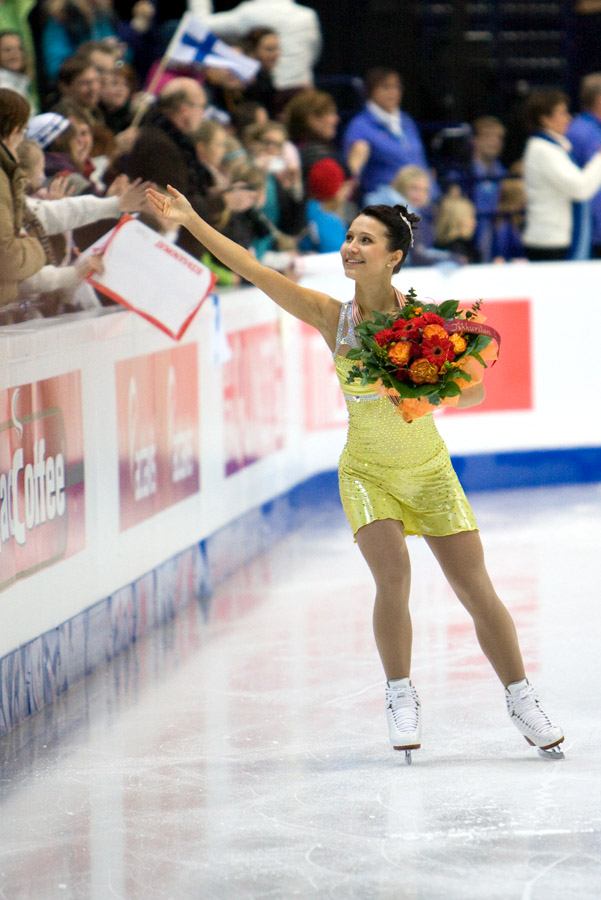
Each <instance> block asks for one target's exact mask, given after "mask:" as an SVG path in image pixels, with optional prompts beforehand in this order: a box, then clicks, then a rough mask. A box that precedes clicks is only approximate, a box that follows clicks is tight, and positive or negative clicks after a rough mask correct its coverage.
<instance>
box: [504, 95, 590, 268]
mask: <svg viewBox="0 0 601 900" xmlns="http://www.w3.org/2000/svg"><path fill="white" fill-rule="evenodd" d="M526 115H527V120H528V126H529V129H530V132H531V137H529V138H528V141H527V143H526V149H525V152H524V183H525V187H526V227H525V228H524V233H523V236H522V239H523V242H524V247H525V249H526V256H527V257H528V259H530V260H532V261H535V262H536V261H545V260H546V261H549V260H562V259H570V258H583V257H584V256H586V255H587V252H590V240H589V242H588V247H585V246H583V244H581V240H582V239H584V238H586V231H587V229H586V227H582V228H581V227H579V226H581V225H582V226H585V225H586V220H587V213H588V204H587V203H586V201H588V200H590V198H591V197H593V196H594V195H595V194H596V193H597V191H598V190H599V189H600V188H601V152H599V151H597V152H595V154H594V155H593V156H592V157H591V158H590V160H589V161H588V162H587V163H586V165H585V167H584V168H583V169H580V168H579V167H578V166H577V165H576V163H575V162H572V160H571V158H570V150H571V144H570V142H569V141H568V139H567V138H566V132H567V130H568V126H569V124H570V121H571V118H570V113H569V110H568V98H567V96H566V95H565V94H564V93H563V91H559V90H556V89H552V88H547V89H537V90H534V91H532V93H531V94H530V96H529V97H528V99H527V101H526Z"/></svg>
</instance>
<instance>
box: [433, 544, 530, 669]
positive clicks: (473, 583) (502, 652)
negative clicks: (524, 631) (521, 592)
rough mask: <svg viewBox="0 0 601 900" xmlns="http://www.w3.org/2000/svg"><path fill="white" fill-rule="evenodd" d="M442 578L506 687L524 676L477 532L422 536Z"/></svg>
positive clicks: (514, 635)
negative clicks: (469, 620) (439, 567)
mask: <svg viewBox="0 0 601 900" xmlns="http://www.w3.org/2000/svg"><path fill="white" fill-rule="evenodd" d="M426 541H427V542H428V546H429V547H430V549H431V550H432V552H433V553H434V556H435V557H436V559H437V560H438V562H439V564H440V566H441V568H442V571H443V572H444V574H445V577H446V579H447V581H448V582H449V584H450V585H451V587H452V588H453V590H454V591H455V593H456V594H457V596H458V598H459V599H460V600H461V602H462V603H463V605H464V606H465V608H466V609H467V611H468V612H469V613H470V615H471V616H472V618H473V620H474V625H475V627H476V634H477V636H478V641H479V642H480V646H481V647H482V650H483V651H484V653H485V655H486V656H487V658H488V659H489V660H490V662H491V664H492V666H493V668H494V670H495V672H496V673H497V675H498V676H499V678H500V680H501V682H502V683H503V685H504V686H505V687H506V686H507V685H508V684H510V683H511V682H515V681H521V680H522V679H523V678H525V677H526V675H525V672H524V663H523V661H522V654H521V652H520V647H519V644H518V638H517V633H516V630H515V625H514V624H513V619H512V618H511V616H510V614H509V612H508V611H507V609H506V608H505V606H503V604H502V603H501V601H500V600H499V598H498V596H497V594H496V592H495V589H494V587H493V585H492V582H491V580H490V578H489V575H488V572H487V571H486V566H485V563H484V552H483V549H482V541H481V540H480V535H479V534H478V532H477V531H463V532H460V533H459V534H451V535H448V536H446V537H426Z"/></svg>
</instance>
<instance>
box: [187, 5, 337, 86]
mask: <svg viewBox="0 0 601 900" xmlns="http://www.w3.org/2000/svg"><path fill="white" fill-rule="evenodd" d="M212 5H213V4H212V2H210V0H200V2H199V0H189V8H190V10H191V11H192V12H193V13H196V14H197V15H198V16H199V18H200V19H201V20H202V22H203V24H204V25H206V27H207V28H208V29H209V31H211V32H212V33H213V34H215V35H217V37H221V38H225V39H226V40H230V41H231V40H240V39H241V38H243V37H244V35H245V34H248V32H249V31H252V29H253V28H273V29H274V30H275V31H276V32H277V34H278V36H279V39H280V58H279V60H278V62H277V65H276V66H275V69H274V72H273V78H274V82H275V86H276V87H277V88H278V90H280V91H284V90H286V91H288V92H289V93H290V94H292V93H293V92H294V91H298V90H300V89H302V88H307V87H310V86H311V85H312V84H313V66H314V65H315V63H316V62H317V60H318V58H319V54H320V52H321V44H322V40H321V26H320V23H319V18H318V15H317V13H316V12H315V10H314V9H310V8H309V7H307V6H302V5H301V4H300V3H297V2H296V0H285V2H281V0H275V2H274V0H267V2H266V0H246V2H243V3H240V4H239V5H238V6H236V7H234V9H230V10H228V11H227V12H218V13H213V14H207V13H208V10H209V9H212Z"/></svg>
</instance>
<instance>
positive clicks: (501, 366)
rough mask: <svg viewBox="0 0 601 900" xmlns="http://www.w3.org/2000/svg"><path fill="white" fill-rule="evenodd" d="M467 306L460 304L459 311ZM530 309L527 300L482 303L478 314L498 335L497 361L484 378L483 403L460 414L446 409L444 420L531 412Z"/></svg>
mask: <svg viewBox="0 0 601 900" xmlns="http://www.w3.org/2000/svg"><path fill="white" fill-rule="evenodd" d="M470 305H471V303H465V304H464V303H461V306H462V307H464V306H465V307H468V306H470ZM530 307H531V304H530V300H485V301H484V303H483V304H482V314H483V315H484V316H486V325H490V326H492V328H494V329H495V330H496V331H498V332H499V334H500V335H501V351H500V353H499V359H498V361H497V363H496V364H495V365H494V366H492V367H490V368H489V369H488V371H487V372H485V374H484V380H483V384H484V387H485V389H486V397H485V398H484V401H483V402H482V403H480V404H478V406H470V407H469V408H468V409H462V410H455V409H452V408H451V407H447V408H445V410H444V415H445V416H446V415H457V414H458V413H459V414H461V415H468V414H469V415H471V414H477V413H484V412H499V411H500V410H508V411H513V410H519V409H532V335H531V332H532V326H531V322H530Z"/></svg>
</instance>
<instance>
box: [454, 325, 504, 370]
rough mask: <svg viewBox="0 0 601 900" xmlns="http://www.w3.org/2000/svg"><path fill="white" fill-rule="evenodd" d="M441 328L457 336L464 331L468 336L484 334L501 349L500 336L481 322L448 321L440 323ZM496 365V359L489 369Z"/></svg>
mask: <svg viewBox="0 0 601 900" xmlns="http://www.w3.org/2000/svg"><path fill="white" fill-rule="evenodd" d="M442 327H443V328H444V330H445V331H446V332H447V334H457V332H459V331H466V332H468V334H484V335H486V337H490V338H492V339H493V341H496V342H497V348H498V349H499V350H500V349H501V335H500V334H499V332H498V331H496V330H495V329H494V328H491V327H490V325H483V324H482V322H473V321H470V319H449V320H447V321H445V322H443V323H442ZM495 363H496V359H495V360H493V362H492V363H491V367H492V366H494V364H495Z"/></svg>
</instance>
